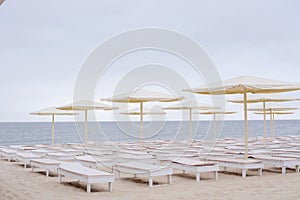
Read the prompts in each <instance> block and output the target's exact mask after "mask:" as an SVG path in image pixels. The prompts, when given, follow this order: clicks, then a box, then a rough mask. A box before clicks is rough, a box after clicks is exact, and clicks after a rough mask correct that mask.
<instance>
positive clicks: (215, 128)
mask: <svg viewBox="0 0 300 200" xmlns="http://www.w3.org/2000/svg"><path fill="white" fill-rule="evenodd" d="M216 133H217V127H216V113H214V139H217V137H216V135H217V134H216Z"/></svg>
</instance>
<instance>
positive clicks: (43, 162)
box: [30, 158, 61, 176]
mask: <svg viewBox="0 0 300 200" xmlns="http://www.w3.org/2000/svg"><path fill="white" fill-rule="evenodd" d="M60 163H61V161H58V160H53V159H48V158H41V159H32V160H30V165H31V171H33V168H34V167H39V168H42V169H45V170H46V176H49V172H50V170H55V171H57V168H58V165H59V164H60Z"/></svg>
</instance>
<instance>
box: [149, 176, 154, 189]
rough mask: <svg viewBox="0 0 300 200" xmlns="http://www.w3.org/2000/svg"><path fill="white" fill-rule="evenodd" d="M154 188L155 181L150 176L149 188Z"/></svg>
mask: <svg viewBox="0 0 300 200" xmlns="http://www.w3.org/2000/svg"><path fill="white" fill-rule="evenodd" d="M152 186H153V179H152V177H151V176H150V177H149V187H152Z"/></svg>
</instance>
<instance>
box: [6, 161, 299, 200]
mask: <svg viewBox="0 0 300 200" xmlns="http://www.w3.org/2000/svg"><path fill="white" fill-rule="evenodd" d="M237 172H238V171H237ZM287 172H288V173H287V174H281V173H280V171H279V170H276V169H275V170H274V169H272V170H264V171H263V176H262V177H258V176H256V172H255V171H249V173H248V174H249V176H248V177H247V178H242V177H241V175H240V173H234V171H231V172H220V173H219V180H217V181H215V180H212V174H210V173H203V174H202V176H201V181H200V183H197V182H196V181H195V176H194V175H193V174H184V175H183V174H181V172H180V171H175V175H173V176H172V178H173V183H172V184H171V185H164V183H166V178H165V177H157V178H154V184H155V185H156V184H157V183H159V185H161V186H155V187H153V188H149V187H148V183H147V179H146V178H143V177H137V178H136V179H134V178H133V177H130V176H126V175H122V176H121V179H117V180H116V181H115V182H114V183H113V192H111V193H109V192H108V191H107V185H106V184H94V185H93V187H92V193H86V185H84V184H79V183H78V182H76V181H72V180H69V179H64V181H63V183H59V182H58V178H57V176H56V174H55V173H51V174H50V177H46V176H45V175H44V174H45V172H43V171H40V172H39V169H35V172H31V169H30V168H26V169H24V168H23V167H22V166H21V165H18V164H16V163H14V162H11V163H9V162H7V161H5V160H1V161H0V194H1V198H0V199H3V200H5V199H9V200H12V199H18V200H21V199H22V200H23V199H24V200H25V199H49V200H50V199H51V200H52V199H290V200H293V199H299V198H300V190H299V186H300V174H297V173H295V172H294V170H288V171H287Z"/></svg>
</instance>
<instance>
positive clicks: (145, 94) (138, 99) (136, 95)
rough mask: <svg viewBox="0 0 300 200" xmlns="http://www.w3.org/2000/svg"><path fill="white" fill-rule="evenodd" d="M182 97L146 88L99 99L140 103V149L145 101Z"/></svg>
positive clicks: (180, 98) (169, 99)
mask: <svg viewBox="0 0 300 200" xmlns="http://www.w3.org/2000/svg"><path fill="white" fill-rule="evenodd" d="M182 99H184V97H176V96H174V95H170V94H165V93H161V92H156V91H152V90H148V89H139V90H137V91H134V92H128V93H125V94H120V95H116V96H113V97H110V98H104V99H101V100H103V101H110V102H117V103H139V104H140V111H139V113H140V145H141V149H142V144H143V113H144V111H143V109H144V106H143V104H144V103H146V102H173V101H180V100H182Z"/></svg>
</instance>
